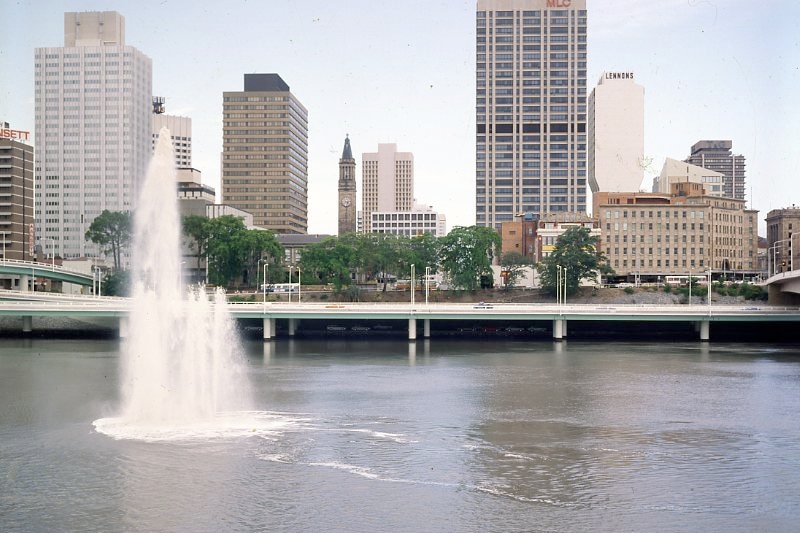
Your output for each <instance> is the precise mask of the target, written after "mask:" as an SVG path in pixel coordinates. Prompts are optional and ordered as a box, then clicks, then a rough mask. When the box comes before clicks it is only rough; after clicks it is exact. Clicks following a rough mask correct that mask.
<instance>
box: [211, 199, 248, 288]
mask: <svg viewBox="0 0 800 533" xmlns="http://www.w3.org/2000/svg"><path fill="white" fill-rule="evenodd" d="M246 233H247V228H245V226H244V222H242V219H241V218H239V217H235V216H233V215H225V216H221V217H219V218H214V219H211V220H209V238H208V247H207V254H208V278H209V281H210V282H211V283H213V284H215V285H223V286H225V285H230V284H231V283H233V281H234V280H236V279H238V278H240V277H243V276H244V270H245V266H244V264H245V256H246V248H247V244H248V243H247V238H246Z"/></svg>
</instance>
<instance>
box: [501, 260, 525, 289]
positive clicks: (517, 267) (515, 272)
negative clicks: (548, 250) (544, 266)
mask: <svg viewBox="0 0 800 533" xmlns="http://www.w3.org/2000/svg"><path fill="white" fill-rule="evenodd" d="M532 264H533V261H531V260H530V258H528V257H525V256H524V255H522V254H521V253H519V252H506V253H504V254H503V255H502V257H501V258H500V267H501V268H502V269H503V272H505V287H504V288H505V290H507V291H508V290H511V289H512V288H513V287H514V286H515V285H516V284H517V281H519V280H520V278H522V276H523V274H524V272H525V267H528V266H531V265H532Z"/></svg>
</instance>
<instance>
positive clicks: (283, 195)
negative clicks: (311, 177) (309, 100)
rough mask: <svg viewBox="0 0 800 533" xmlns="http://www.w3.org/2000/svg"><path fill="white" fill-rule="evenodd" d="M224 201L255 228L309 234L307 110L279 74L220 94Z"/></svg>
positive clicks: (255, 77)
mask: <svg viewBox="0 0 800 533" xmlns="http://www.w3.org/2000/svg"><path fill="white" fill-rule="evenodd" d="M222 107H223V133H222V180H221V181H222V203H224V204H226V205H230V206H232V207H235V208H237V209H241V210H243V211H247V212H249V213H252V215H253V220H254V223H255V225H256V226H257V227H259V228H264V229H270V230H273V231H274V232H276V233H307V232H308V111H307V110H306V108H305V107H303V105H302V104H301V103H300V101H299V100H298V99H297V97H295V96H294V95H293V94H292V93H291V92H290V90H289V86H288V85H287V84H286V82H284V81H283V79H281V77H280V76H279V75H277V74H245V75H244V91H233V92H225V93H223V105H222Z"/></svg>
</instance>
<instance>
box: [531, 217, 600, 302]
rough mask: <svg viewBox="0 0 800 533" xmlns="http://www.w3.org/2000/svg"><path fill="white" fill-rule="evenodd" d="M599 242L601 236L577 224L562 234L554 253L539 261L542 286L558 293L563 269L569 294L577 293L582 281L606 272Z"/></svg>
mask: <svg viewBox="0 0 800 533" xmlns="http://www.w3.org/2000/svg"><path fill="white" fill-rule="evenodd" d="M597 243H598V239H597V237H592V235H591V233H590V232H589V229H588V228H584V227H578V226H576V227H572V228H569V229H568V230H567V231H565V232H564V233H562V234H561V235H560V236H559V237H558V239H557V240H556V244H555V247H554V249H553V252H552V253H551V254H550V255H549V256H547V257H545V258H544V259H543V260H542V261H541V263H540V264H539V275H540V277H541V282H542V288H543V289H545V290H546V291H548V292H550V293H551V294H556V292H557V285H558V278H559V269H560V270H561V273H562V275H564V273H566V278H565V279H566V284H565V285H566V293H567V294H568V295H569V294H574V293H575V291H577V290H578V287H579V286H580V283H581V281H582V280H584V279H592V278H595V276H596V275H597V271H605V270H606V269H607V267H606V265H605V257H604V256H603V253H602V252H601V251H600V250H599V249H598V246H597ZM562 283H563V282H562Z"/></svg>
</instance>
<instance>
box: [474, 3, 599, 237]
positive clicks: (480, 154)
mask: <svg viewBox="0 0 800 533" xmlns="http://www.w3.org/2000/svg"><path fill="white" fill-rule="evenodd" d="M586 23H587V14H586V0H478V1H477V13H476V49H475V51H476V57H475V61H476V101H475V119H476V135H477V137H476V165H475V186H476V189H475V214H476V220H475V221H476V223H477V224H479V225H481V226H489V227H493V228H495V229H497V230H499V229H500V225H501V224H502V223H503V222H508V221H511V220H513V219H514V216H515V215H516V214H520V213H533V214H539V215H541V214H544V213H557V212H585V211H586V201H587V200H586V194H587V188H586V94H587V93H586V45H587V43H586V28H587V25H586Z"/></svg>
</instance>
